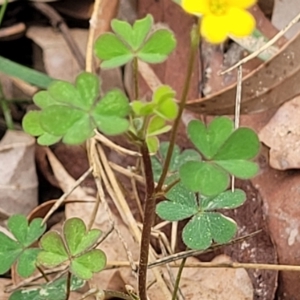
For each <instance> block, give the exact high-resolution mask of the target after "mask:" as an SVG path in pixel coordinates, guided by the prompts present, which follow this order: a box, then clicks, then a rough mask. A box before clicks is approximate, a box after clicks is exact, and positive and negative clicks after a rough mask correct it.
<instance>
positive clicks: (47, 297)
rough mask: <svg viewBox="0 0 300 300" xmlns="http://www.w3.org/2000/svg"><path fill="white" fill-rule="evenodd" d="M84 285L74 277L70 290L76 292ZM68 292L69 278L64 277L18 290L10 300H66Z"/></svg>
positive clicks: (83, 282) (82, 281)
mask: <svg viewBox="0 0 300 300" xmlns="http://www.w3.org/2000/svg"><path fill="white" fill-rule="evenodd" d="M84 284H85V281H84V280H82V279H79V278H77V277H76V276H72V277H71V282H70V290H71V291H76V290H78V289H80V288H81V287H83V286H84ZM66 291H67V277H66V276H64V277H62V278H59V279H56V280H54V281H51V282H48V283H45V284H41V285H38V286H34V287H30V288H25V289H20V290H17V291H15V292H14V293H12V294H11V296H10V297H9V300H54V299H55V300H65V299H66V294H67V292H66Z"/></svg>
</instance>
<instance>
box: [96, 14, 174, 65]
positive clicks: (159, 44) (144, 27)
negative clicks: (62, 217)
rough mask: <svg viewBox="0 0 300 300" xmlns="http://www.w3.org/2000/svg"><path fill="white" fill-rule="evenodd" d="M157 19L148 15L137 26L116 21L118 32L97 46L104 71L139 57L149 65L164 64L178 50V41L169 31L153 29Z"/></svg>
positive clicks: (100, 40) (114, 21)
mask: <svg viewBox="0 0 300 300" xmlns="http://www.w3.org/2000/svg"><path fill="white" fill-rule="evenodd" d="M152 25H153V17H152V16H151V15H147V16H146V17H145V18H144V19H141V20H137V21H136V22H135V23H134V24H133V26H131V25H130V24H129V23H128V22H125V21H120V20H113V21H112V22H111V27H112V30H113V32H114V33H104V34H102V35H101V36H100V37H99V38H98V39H97V41H96V43H95V53H96V55H97V56H98V57H99V58H100V59H101V61H102V62H101V65H100V66H101V67H102V68H115V67H119V66H122V65H124V64H126V63H128V62H130V61H131V60H132V59H133V58H138V59H140V60H142V61H145V62H148V63H161V62H163V61H165V60H166V59H167V57H168V55H169V54H170V53H171V52H172V51H173V50H174V48H175V46H176V40H175V38H174V35H173V34H172V32H171V31H170V30H168V29H157V30H155V31H153V30H152Z"/></svg>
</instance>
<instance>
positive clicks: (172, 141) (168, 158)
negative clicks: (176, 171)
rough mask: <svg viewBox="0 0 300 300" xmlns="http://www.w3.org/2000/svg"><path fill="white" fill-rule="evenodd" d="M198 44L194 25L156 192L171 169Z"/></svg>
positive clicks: (196, 30) (159, 189)
mask: <svg viewBox="0 0 300 300" xmlns="http://www.w3.org/2000/svg"><path fill="white" fill-rule="evenodd" d="M198 46H199V30H198V26H197V25H194V26H193V28H192V31H191V50H190V55H189V61H188V68H187V75H186V78H185V82H184V87H183V91H182V96H181V99H180V102H179V110H178V115H177V117H176V119H175V121H174V124H173V127H172V131H171V136H170V144H169V148H168V152H167V155H166V159H165V162H164V166H163V170H162V174H161V176H160V178H159V181H158V184H157V187H156V192H158V193H159V192H161V189H162V187H163V184H164V181H165V179H166V177H167V174H168V169H169V165H170V162H171V157H172V153H173V150H174V145H175V140H176V136H177V130H178V127H179V124H180V122H181V116H182V113H183V110H184V108H185V103H186V100H187V96H188V91H189V88H190V82H191V78H192V74H193V69H194V62H195V57H196V53H197V49H198Z"/></svg>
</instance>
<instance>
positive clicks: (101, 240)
mask: <svg viewBox="0 0 300 300" xmlns="http://www.w3.org/2000/svg"><path fill="white" fill-rule="evenodd" d="M114 229H115V226H114V225H113V226H111V227H110V228H109V229H108V230H107V231H106V232H105V233H104V234H102V235H101V238H100V239H99V241H98V242H97V243H96V245H95V247H94V248H97V247H98V246H99V245H100V244H101V243H103V242H104V241H105V240H106V239H107V238H108V237H109V235H110V234H111V233H112V232H113V231H114Z"/></svg>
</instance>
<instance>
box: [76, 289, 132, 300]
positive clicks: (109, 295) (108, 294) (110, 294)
mask: <svg viewBox="0 0 300 300" xmlns="http://www.w3.org/2000/svg"><path fill="white" fill-rule="evenodd" d="M90 296H96V297H97V299H105V300H108V299H123V300H132V297H131V296H130V295H127V294H125V293H122V292H118V291H110V290H98V289H91V290H89V291H88V292H86V293H85V294H84V295H83V296H82V298H80V300H84V299H87V298H88V297H90Z"/></svg>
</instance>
